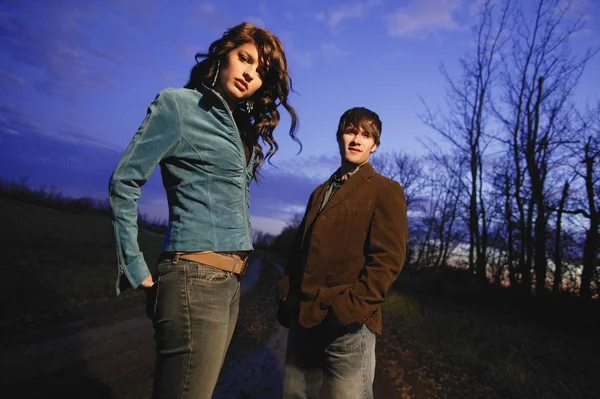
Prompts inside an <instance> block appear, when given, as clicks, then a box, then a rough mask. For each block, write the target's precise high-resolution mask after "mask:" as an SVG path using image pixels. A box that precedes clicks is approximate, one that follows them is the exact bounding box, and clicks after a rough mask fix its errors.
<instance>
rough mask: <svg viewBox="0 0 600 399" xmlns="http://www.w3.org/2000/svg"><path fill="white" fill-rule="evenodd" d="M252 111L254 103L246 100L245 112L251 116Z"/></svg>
mask: <svg viewBox="0 0 600 399" xmlns="http://www.w3.org/2000/svg"><path fill="white" fill-rule="evenodd" d="M253 109H254V101H252V100H246V111H248V113H249V114H251V113H252V110H253Z"/></svg>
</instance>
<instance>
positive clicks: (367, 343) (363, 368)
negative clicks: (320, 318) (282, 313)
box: [283, 320, 375, 399]
mask: <svg viewBox="0 0 600 399" xmlns="http://www.w3.org/2000/svg"><path fill="white" fill-rule="evenodd" d="M374 378H375V334H374V333H373V332H371V331H370V330H369V329H368V328H367V326H365V325H359V326H356V327H350V328H347V327H339V326H331V325H328V324H326V322H323V323H322V324H320V325H318V326H316V327H313V328H309V329H306V328H303V327H301V326H299V325H298V322H297V321H295V320H293V321H292V323H291V325H290V330H289V333H288V342H287V352H286V359H285V378H284V382H283V398H284V399H301V398H302V399H318V398H319V391H320V390H321V385H322V384H323V382H324V383H325V385H326V387H327V389H328V390H329V394H330V397H331V398H332V399H372V398H373V380H374Z"/></svg>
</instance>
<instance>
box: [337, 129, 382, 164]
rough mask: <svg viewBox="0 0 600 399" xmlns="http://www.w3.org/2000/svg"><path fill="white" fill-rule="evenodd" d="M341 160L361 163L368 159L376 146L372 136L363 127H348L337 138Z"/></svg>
mask: <svg viewBox="0 0 600 399" xmlns="http://www.w3.org/2000/svg"><path fill="white" fill-rule="evenodd" d="M338 144H339V146H340V155H341V156H342V162H348V163H350V164H353V165H357V166H358V165H362V164H363V163H365V162H367V161H368V160H369V156H370V155H371V153H372V152H373V151H375V149H376V148H377V144H375V140H374V138H373V136H371V135H369V134H368V133H367V132H365V131H364V130H363V129H355V128H353V127H349V128H348V129H346V131H345V132H344V133H343V134H342V135H341V136H340V137H339V138H338Z"/></svg>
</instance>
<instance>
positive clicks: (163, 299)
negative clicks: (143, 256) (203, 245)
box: [149, 259, 240, 399]
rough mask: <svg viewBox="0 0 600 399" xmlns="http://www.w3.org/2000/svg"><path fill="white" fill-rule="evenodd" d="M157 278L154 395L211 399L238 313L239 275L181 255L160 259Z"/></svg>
mask: <svg viewBox="0 0 600 399" xmlns="http://www.w3.org/2000/svg"><path fill="white" fill-rule="evenodd" d="M157 277H158V280H157V282H156V284H155V297H156V301H150V303H153V304H154V308H152V307H150V309H149V313H150V316H151V317H152V322H153V325H154V338H155V340H156V369H155V374H154V394H153V398H156V399H159V398H160V399H175V398H177V399H186V398H190V399H191V398H193V399H210V398H211V397H212V394H213V390H214V388H215V385H216V383H217V379H218V377H219V372H220V370H221V367H222V366H223V361H224V359H225V353H226V352H227V348H228V347H229V343H230V341H231V337H232V335H233V330H234V328H235V323H236V320H237V317H238V310H239V300H240V283H239V279H238V277H237V275H235V274H233V273H231V272H227V271H223V270H220V269H217V268H214V267H212V266H208V265H205V264H201V263H196V262H191V261H187V260H183V259H178V260H176V261H175V260H174V261H171V260H165V261H161V262H160V263H159V264H158V265H157ZM149 299H150V298H149Z"/></svg>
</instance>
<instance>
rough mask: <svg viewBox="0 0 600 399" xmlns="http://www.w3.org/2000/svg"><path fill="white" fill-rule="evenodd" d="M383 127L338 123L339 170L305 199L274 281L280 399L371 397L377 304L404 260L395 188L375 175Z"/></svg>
mask: <svg viewBox="0 0 600 399" xmlns="http://www.w3.org/2000/svg"><path fill="white" fill-rule="evenodd" d="M380 136H381V121H380V119H379V116H378V115H377V114H376V113H375V112H373V111H370V110H368V109H366V108H361V107H359V108H352V109H350V110H348V111H346V112H345V113H344V114H343V115H342V117H341V118H340V121H339V125H338V130H337V142H338V144H339V150H340V155H341V166H340V168H339V169H338V170H337V171H336V172H335V173H334V174H333V175H332V176H331V178H330V179H329V180H328V181H326V182H325V183H323V184H321V185H320V186H319V187H317V188H316V189H315V191H314V192H313V193H312V194H311V196H310V199H309V201H308V205H307V208H306V212H305V215H304V218H303V220H302V223H301V224H300V226H299V228H298V232H297V234H296V237H295V239H294V242H293V244H292V248H291V253H290V258H289V261H288V263H287V264H286V269H285V272H284V275H283V276H282V277H281V279H280V280H279V281H278V284H277V285H278V304H279V310H278V314H277V318H278V320H279V322H280V323H281V324H282V325H284V326H285V327H289V335H288V343H287V353H286V365H285V378H284V394H283V397H284V399H291V398H318V397H319V391H320V390H321V385H322V384H323V382H326V386H327V387H328V389H329V393H330V396H331V398H333V399H353V398H361V399H362V398H373V379H374V376H375V337H376V334H377V335H380V334H381V332H382V320H381V305H382V303H383V302H384V300H385V295H386V293H387V291H388V289H389V288H390V286H391V284H392V283H393V282H394V280H395V279H396V278H397V277H398V274H399V273H400V270H401V269H402V266H403V264H404V260H405V256H406V239H407V235H408V225H407V215H406V200H405V197H404V191H403V189H402V187H401V186H400V184H398V183H397V182H395V181H393V180H390V179H388V178H386V177H384V176H382V175H380V174H378V173H377V172H375V170H374V169H373V167H372V166H371V165H370V164H369V163H368V161H369V156H370V155H371V153H372V152H374V151H375V149H376V148H377V147H378V146H379V142H380Z"/></svg>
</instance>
